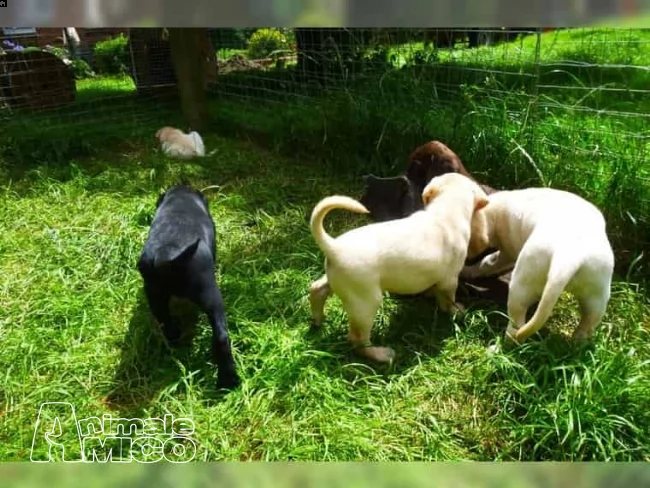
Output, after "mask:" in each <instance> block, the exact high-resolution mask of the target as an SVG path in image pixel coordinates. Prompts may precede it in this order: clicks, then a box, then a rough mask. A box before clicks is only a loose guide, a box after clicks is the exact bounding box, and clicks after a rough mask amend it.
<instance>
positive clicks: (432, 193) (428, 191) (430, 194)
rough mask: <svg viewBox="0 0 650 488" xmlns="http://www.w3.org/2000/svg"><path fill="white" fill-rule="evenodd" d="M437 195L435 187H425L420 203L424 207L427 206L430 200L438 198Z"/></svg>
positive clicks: (438, 191)
mask: <svg viewBox="0 0 650 488" xmlns="http://www.w3.org/2000/svg"><path fill="white" fill-rule="evenodd" d="M438 193H440V189H439V188H438V187H437V186H433V185H430V186H427V187H426V188H425V189H424V191H423V192H422V203H424V206H425V207H426V206H427V205H429V204H430V203H431V200H433V199H434V198H436V197H437V196H438Z"/></svg>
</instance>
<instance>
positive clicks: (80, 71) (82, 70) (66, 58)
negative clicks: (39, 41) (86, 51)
mask: <svg viewBox="0 0 650 488" xmlns="http://www.w3.org/2000/svg"><path fill="white" fill-rule="evenodd" d="M45 50H46V51H47V52H50V53H52V54H54V55H55V56H56V57H57V58H59V59H60V60H61V61H63V62H64V63H65V64H67V65H68V66H69V67H70V69H71V70H72V73H73V74H74V77H75V79H77V80H85V79H87V78H94V77H95V72H94V71H93V70H92V68H91V67H90V65H89V64H88V63H87V62H86V61H85V60H84V59H81V58H71V57H70V53H69V52H68V50H67V49H66V48H64V47H58V46H47V47H46V48H45Z"/></svg>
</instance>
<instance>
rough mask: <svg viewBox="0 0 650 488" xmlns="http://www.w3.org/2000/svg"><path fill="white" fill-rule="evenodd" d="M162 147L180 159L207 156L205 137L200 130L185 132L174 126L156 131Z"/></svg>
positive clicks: (167, 152) (166, 152)
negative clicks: (200, 133)
mask: <svg viewBox="0 0 650 488" xmlns="http://www.w3.org/2000/svg"><path fill="white" fill-rule="evenodd" d="M156 138H157V139H158V141H159V142H160V147H161V149H162V150H163V152H164V153H165V154H167V155H168V156H171V157H174V158H179V159H190V158H193V157H196V156H198V157H203V156H205V146H204V145H203V139H201V136H200V135H199V133H198V132H196V131H192V132H190V133H189V134H185V133H184V132H183V131H181V130H179V129H176V128H174V127H163V128H162V129H159V130H158V131H157V132H156Z"/></svg>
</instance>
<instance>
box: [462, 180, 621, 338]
mask: <svg viewBox="0 0 650 488" xmlns="http://www.w3.org/2000/svg"><path fill="white" fill-rule="evenodd" d="M489 198H490V204H489V205H488V206H487V208H486V209H485V211H484V212H482V213H481V217H482V218H483V219H484V221H483V222H484V223H485V225H486V230H487V235H488V236H489V243H488V246H493V247H495V248H497V249H498V251H496V252H495V253H493V254H490V255H489V256H486V257H485V258H483V260H482V261H481V262H479V263H477V264H475V265H473V266H467V267H465V268H464V269H463V271H462V273H461V277H463V278H468V279H472V278H476V277H479V276H487V275H492V274H498V273H501V272H502V271H505V270H508V269H510V268H512V266H513V265H514V271H513V273H512V279H511V281H510V289H509V293H508V315H509V316H510V319H511V322H512V323H511V325H510V326H508V329H507V330H506V334H505V338H506V343H509V344H510V345H512V342H510V341H514V342H515V343H521V342H523V341H525V340H526V339H527V338H529V337H530V336H531V335H533V334H534V333H536V332H537V331H539V330H540V329H541V328H542V327H543V326H544V324H545V323H546V321H547V320H548V319H549V317H550V316H551V313H552V311H553V307H554V306H555V304H556V302H557V301H558V299H559V298H560V295H561V294H562V291H563V290H564V289H566V290H567V291H568V292H570V293H572V294H573V295H574V296H575V297H576V298H577V300H578V303H579V304H580V314H581V320H580V324H579V325H578V327H577V329H576V330H575V332H574V334H573V337H574V339H587V338H589V337H591V336H592V335H593V333H594V330H595V328H596V326H597V325H598V324H599V323H600V321H601V320H602V317H603V315H604V314H605V310H606V308H607V304H608V302H609V297H610V288H611V282H612V274H613V272H614V253H613V252H612V247H611V244H610V243H609V240H608V238H607V234H606V232H605V219H604V217H603V214H602V213H601V212H600V210H598V208H596V207H595V206H594V205H592V204H591V203H589V202H587V201H586V200H584V199H583V198H581V197H579V196H577V195H574V194H573V193H569V192H565V191H561V190H555V189H552V188H528V189H525V190H512V191H501V192H497V193H494V194H493V195H490V197H489ZM484 235H485V232H480V233H479V235H478V239H479V240H481V241H482V240H483V238H484ZM472 240H473V239H472ZM475 246H477V247H479V248H480V246H481V245H479V244H475ZM538 300H539V304H538V306H537V310H536V311H535V314H534V315H533V317H532V318H531V319H530V320H529V321H528V322H526V312H527V311H528V308H529V307H530V306H531V305H533V304H534V303H535V302H537V301H538ZM492 350H495V349H494V348H492Z"/></svg>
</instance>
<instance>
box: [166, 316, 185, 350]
mask: <svg viewBox="0 0 650 488" xmlns="http://www.w3.org/2000/svg"><path fill="white" fill-rule="evenodd" d="M162 333H163V336H165V340H166V341H167V342H168V343H169V345H170V346H178V345H179V344H180V342H181V337H182V331H181V328H180V325H179V323H178V321H177V320H176V319H174V320H172V321H171V322H169V323H167V324H164V325H163V326H162Z"/></svg>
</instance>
